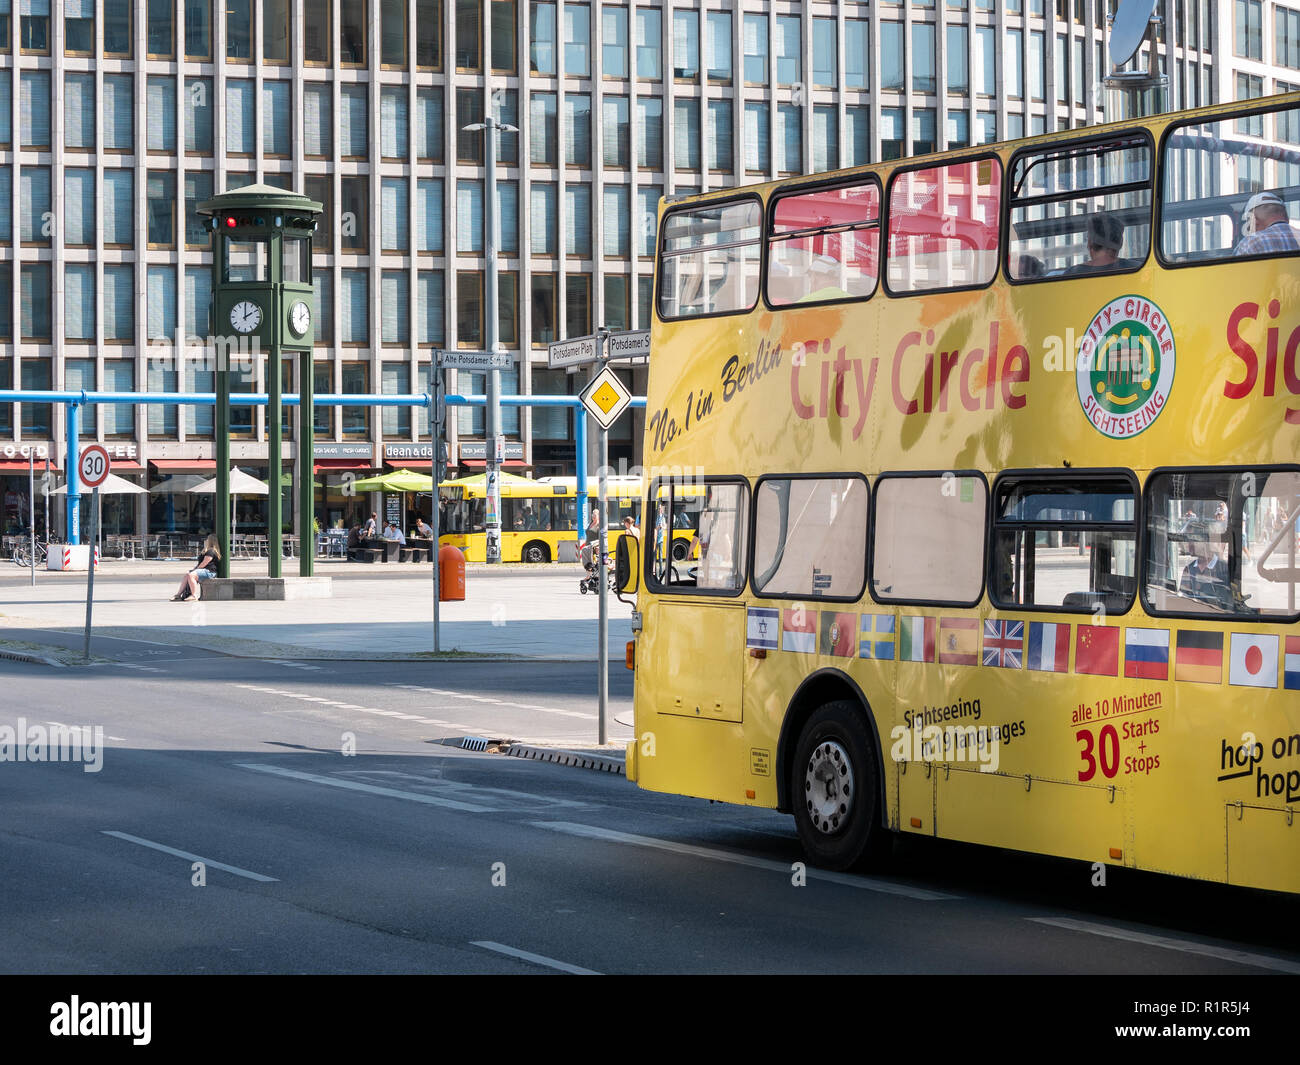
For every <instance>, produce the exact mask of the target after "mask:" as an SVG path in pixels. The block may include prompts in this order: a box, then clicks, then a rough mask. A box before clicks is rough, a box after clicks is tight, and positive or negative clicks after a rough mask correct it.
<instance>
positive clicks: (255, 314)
mask: <svg viewBox="0 0 1300 1065" xmlns="http://www.w3.org/2000/svg"><path fill="white" fill-rule="evenodd" d="M230 324H231V325H232V326H234V327H235V329H236V331H238V332H240V333H251V332H252V331H253V330H254V329H256V328H257V327H258V326H259V325H261V324H262V308H261V307H259V306H258V305H257V304H256V303H254V302H253V301H252V300H240V301H239V302H238V303H236V304H235V305H234V306H233V307H231V308H230Z"/></svg>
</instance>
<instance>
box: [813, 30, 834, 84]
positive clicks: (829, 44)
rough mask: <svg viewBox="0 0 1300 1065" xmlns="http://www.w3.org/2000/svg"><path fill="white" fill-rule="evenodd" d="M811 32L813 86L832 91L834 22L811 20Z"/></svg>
mask: <svg viewBox="0 0 1300 1065" xmlns="http://www.w3.org/2000/svg"><path fill="white" fill-rule="evenodd" d="M812 32H813V39H812V46H813V53H812V65H813V70H812V74H813V77H812V80H813V84H814V85H817V86H820V87H822V88H827V89H833V88H835V84H836V56H835V49H836V44H837V42H836V40H835V20H834V19H833V18H815V19H813V22H812Z"/></svg>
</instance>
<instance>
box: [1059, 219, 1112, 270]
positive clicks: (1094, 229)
mask: <svg viewBox="0 0 1300 1065" xmlns="http://www.w3.org/2000/svg"><path fill="white" fill-rule="evenodd" d="M1123 246H1124V224H1123V223H1122V222H1121V221H1120V220H1119V219H1118V218H1116V217H1115V216H1114V215H1113V214H1105V213H1100V212H1099V213H1098V214H1094V215H1092V216H1091V217H1090V218H1089V219H1088V258H1087V261H1085V262H1081V263H1075V265H1074V266H1072V267H1070V268H1069V269H1068V270H1066V271H1065V272H1066V274H1068V275H1071V276H1073V275H1075V274H1088V273H1093V272H1096V271H1101V270H1116V269H1118V268H1120V267H1121V266H1123V265H1124V264H1123V263H1121V262H1119V250H1120V248H1122V247H1123Z"/></svg>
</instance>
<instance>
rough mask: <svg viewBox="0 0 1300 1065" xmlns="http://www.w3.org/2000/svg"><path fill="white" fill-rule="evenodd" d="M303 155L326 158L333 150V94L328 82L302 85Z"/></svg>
mask: <svg viewBox="0 0 1300 1065" xmlns="http://www.w3.org/2000/svg"><path fill="white" fill-rule="evenodd" d="M302 105H303V106H302V136H303V142H304V143H303V155H305V156H307V158H309V159H328V158H329V157H330V155H331V154H332V153H333V151H334V143H333V127H334V120H333V114H334V95H333V92H332V91H331V89H330V86H329V84H328V83H324V82H310V81H309V82H307V83H306V84H305V85H303V87H302Z"/></svg>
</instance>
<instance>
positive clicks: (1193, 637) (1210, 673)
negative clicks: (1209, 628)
mask: <svg viewBox="0 0 1300 1065" xmlns="http://www.w3.org/2000/svg"><path fill="white" fill-rule="evenodd" d="M1174 680H1191V681H1196V682H1197V683H1199V684H1222V683H1223V633H1221V632H1200V631H1198V630H1196V629H1179V630H1178V650H1177V652H1176V654H1175V655H1174Z"/></svg>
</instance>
